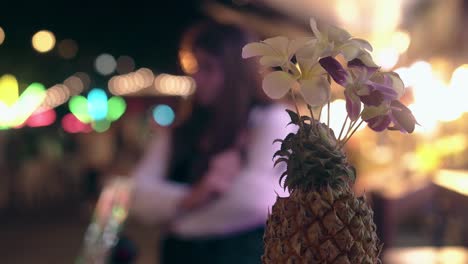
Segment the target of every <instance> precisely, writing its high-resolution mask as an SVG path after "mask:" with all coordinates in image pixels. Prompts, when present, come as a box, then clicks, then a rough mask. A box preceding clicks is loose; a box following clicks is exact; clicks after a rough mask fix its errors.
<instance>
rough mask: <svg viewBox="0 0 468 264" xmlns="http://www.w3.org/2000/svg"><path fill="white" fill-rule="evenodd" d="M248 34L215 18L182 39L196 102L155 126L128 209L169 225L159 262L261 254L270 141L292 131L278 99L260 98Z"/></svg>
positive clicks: (271, 180) (273, 174)
mask: <svg viewBox="0 0 468 264" xmlns="http://www.w3.org/2000/svg"><path fill="white" fill-rule="evenodd" d="M250 41H251V39H249V35H248V34H246V33H245V32H244V31H243V30H241V29H239V28H237V27H235V26H230V25H219V24H215V23H203V24H201V25H198V26H196V27H194V28H192V29H191V30H189V31H188V32H187V33H186V34H185V36H184V39H183V41H182V45H183V47H184V49H188V50H189V51H190V52H191V54H193V56H194V58H195V59H196V62H197V66H198V70H197V71H196V72H195V73H193V75H192V77H193V78H194V79H195V81H196V83H197V90H196V92H195V98H194V99H195V105H194V110H193V112H192V114H191V117H190V118H189V119H188V120H187V121H186V122H184V123H183V124H181V125H180V126H177V127H175V128H173V129H164V130H163V129H161V131H158V133H157V134H156V135H155V137H154V140H153V141H152V143H151V145H149V146H148V147H149V149H148V152H147V153H146V155H145V157H144V158H143V160H142V161H141V163H140V164H139V166H138V167H137V169H136V171H135V173H134V177H135V179H136V181H135V190H134V194H135V195H134V198H135V199H134V204H133V206H132V210H133V212H134V213H135V215H136V216H139V217H140V218H141V219H144V220H146V221H148V222H151V223H159V224H164V225H165V226H166V234H165V236H164V239H163V241H162V251H161V256H162V261H161V263H162V264H178V263H204V264H210V263H213V264H218V263H222V264H229V263H236V264H237V263H243V264H249V263H261V261H260V258H261V255H262V252H263V242H262V237H263V228H264V225H265V221H266V218H267V214H268V211H269V209H270V207H271V205H272V204H273V203H274V201H275V199H276V195H277V193H279V194H281V193H282V190H281V189H279V188H277V189H278V190H275V187H277V186H278V179H279V175H280V172H281V170H280V169H278V168H277V169H274V168H273V163H272V155H273V153H274V152H275V151H276V149H277V148H278V146H277V145H273V144H272V142H273V140H274V139H277V138H283V137H284V136H285V135H286V134H287V133H288V132H289V131H287V129H288V128H285V127H284V124H285V123H287V122H286V120H287V119H288V116H287V114H286V113H285V112H284V106H282V105H278V104H273V103H270V102H268V100H265V97H264V95H263V93H262V91H261V89H260V88H259V76H258V69H257V68H256V65H254V64H251V62H248V61H245V60H243V59H242V57H241V50H242V47H243V46H244V45H245V44H246V43H248V42H250ZM283 169H284V168H283Z"/></svg>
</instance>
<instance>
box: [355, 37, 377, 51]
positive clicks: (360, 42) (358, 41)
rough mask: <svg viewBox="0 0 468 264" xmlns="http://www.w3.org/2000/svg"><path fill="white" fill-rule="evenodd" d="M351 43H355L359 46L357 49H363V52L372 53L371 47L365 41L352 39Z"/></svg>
mask: <svg viewBox="0 0 468 264" xmlns="http://www.w3.org/2000/svg"><path fill="white" fill-rule="evenodd" d="M351 42H355V43H356V44H358V45H359V47H361V48H363V49H365V50H368V51H372V50H373V49H372V45H371V44H370V43H369V42H368V41H367V40H365V39H360V38H353V39H351Z"/></svg>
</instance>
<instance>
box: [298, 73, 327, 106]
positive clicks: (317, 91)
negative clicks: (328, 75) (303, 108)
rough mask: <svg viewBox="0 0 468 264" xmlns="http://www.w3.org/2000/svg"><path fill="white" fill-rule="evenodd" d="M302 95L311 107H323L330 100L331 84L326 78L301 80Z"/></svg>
mask: <svg viewBox="0 0 468 264" xmlns="http://www.w3.org/2000/svg"><path fill="white" fill-rule="evenodd" d="M300 85H301V93H302V96H303V97H304V100H305V101H306V102H307V103H308V104H309V105H311V106H313V107H315V106H321V105H324V104H325V103H327V102H328V100H330V84H329V83H328V81H327V79H325V78H324V77H318V78H313V79H308V80H301V81H300Z"/></svg>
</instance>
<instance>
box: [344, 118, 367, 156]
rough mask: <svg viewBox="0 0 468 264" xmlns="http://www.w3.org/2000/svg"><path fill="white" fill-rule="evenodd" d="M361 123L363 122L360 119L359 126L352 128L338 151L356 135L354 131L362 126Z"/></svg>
mask: <svg viewBox="0 0 468 264" xmlns="http://www.w3.org/2000/svg"><path fill="white" fill-rule="evenodd" d="M355 123H356V122H355ZM362 123H364V120H362V119H361V122H359V124H358V125H357V126H356V127H355V128H354V130H353V132H352V133H351V134H350V135H349V136H348V137H347V138H346V140H344V141H343V143H341V146H340V147H339V148H340V149H341V148H343V147H344V145H345V144H346V142H348V140H349V139H350V138H351V137H352V136H353V135H354V133H356V131H357V130H358V128H359V127H360V126H361V125H362Z"/></svg>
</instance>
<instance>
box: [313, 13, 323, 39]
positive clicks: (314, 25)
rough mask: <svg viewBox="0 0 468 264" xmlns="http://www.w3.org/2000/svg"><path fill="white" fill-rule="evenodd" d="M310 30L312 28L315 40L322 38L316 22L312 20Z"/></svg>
mask: <svg viewBox="0 0 468 264" xmlns="http://www.w3.org/2000/svg"><path fill="white" fill-rule="evenodd" d="M310 28H312V32H314V36H315V37H316V38H322V33H320V31H319V30H318V27H317V21H315V19H313V18H311V19H310Z"/></svg>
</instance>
